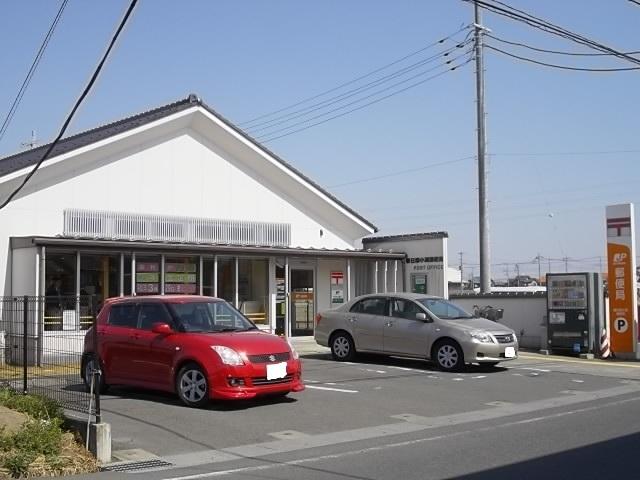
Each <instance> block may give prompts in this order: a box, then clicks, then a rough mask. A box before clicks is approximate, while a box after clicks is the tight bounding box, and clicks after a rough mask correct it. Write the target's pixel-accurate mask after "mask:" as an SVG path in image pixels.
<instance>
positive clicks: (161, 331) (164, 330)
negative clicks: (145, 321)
mask: <svg viewBox="0 0 640 480" xmlns="http://www.w3.org/2000/svg"><path fill="white" fill-rule="evenodd" d="M151 331H152V332H153V333H157V334H158V335H169V334H171V333H173V329H172V328H171V327H170V326H169V324H168V323H154V324H153V327H152V328H151Z"/></svg>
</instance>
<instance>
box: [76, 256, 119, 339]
mask: <svg viewBox="0 0 640 480" xmlns="http://www.w3.org/2000/svg"><path fill="white" fill-rule="evenodd" d="M119 283H120V255H108V254H89V253H81V254H80V298H79V303H80V311H79V313H80V317H79V323H80V328H82V329H86V328H89V327H90V326H91V325H92V324H93V320H94V318H95V314H96V312H97V311H98V309H99V306H100V305H101V304H102V302H104V300H105V299H106V298H110V297H116V296H118V295H119V292H120V289H119Z"/></svg>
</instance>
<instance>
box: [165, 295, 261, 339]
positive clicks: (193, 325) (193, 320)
mask: <svg viewBox="0 0 640 480" xmlns="http://www.w3.org/2000/svg"><path fill="white" fill-rule="evenodd" d="M169 308H170V309H171V311H172V313H173V315H174V317H175V318H176V319H177V320H178V322H179V323H180V325H181V327H182V330H183V331H185V332H194V333H195V332H239V331H245V330H255V329H257V327H256V326H255V325H254V324H253V323H252V322H251V321H250V320H248V319H247V318H245V317H244V316H243V315H242V314H241V313H240V312H239V311H238V310H236V309H235V308H233V307H232V306H231V305H230V304H228V303H227V302H187V303H172V304H169Z"/></svg>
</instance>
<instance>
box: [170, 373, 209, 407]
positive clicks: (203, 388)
mask: <svg viewBox="0 0 640 480" xmlns="http://www.w3.org/2000/svg"><path fill="white" fill-rule="evenodd" d="M176 393H177V394H178V397H179V398H180V400H181V401H182V403H184V404H185V405H186V406H187V407H195V408H202V407H204V406H205V405H207V404H208V403H209V380H208V379H207V375H206V373H205V372H204V370H203V369H202V368H200V365H198V364H196V363H187V364H186V365H184V366H183V367H182V368H181V369H180V371H179V372H178V375H176Z"/></svg>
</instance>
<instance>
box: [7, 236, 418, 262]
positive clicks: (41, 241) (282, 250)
mask: <svg viewBox="0 0 640 480" xmlns="http://www.w3.org/2000/svg"><path fill="white" fill-rule="evenodd" d="M35 246H52V247H54V246H55V247H73V248H77V249H84V248H86V249H108V250H117V251H122V250H137V251H139V250H148V251H165V252H167V251H176V252H178V251H185V252H186V251H188V252H192V253H199V254H206V253H235V254H240V255H242V254H247V255H274V256H275V255H277V256H308V257H334V258H335V257H340V258H345V257H349V258H363V259H367V258H368V259H371V260H404V258H405V257H406V255H405V254H404V253H398V252H390V251H368V250H338V249H322V248H320V249H318V248H300V247H265V246H252V245H228V244H225V245H221V244H202V243H171V242H144V241H124V240H107V239H90V238H70V237H57V236H56V237H45V236H42V237H41V236H27V237H11V248H12V249H18V248H29V247H35Z"/></svg>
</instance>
